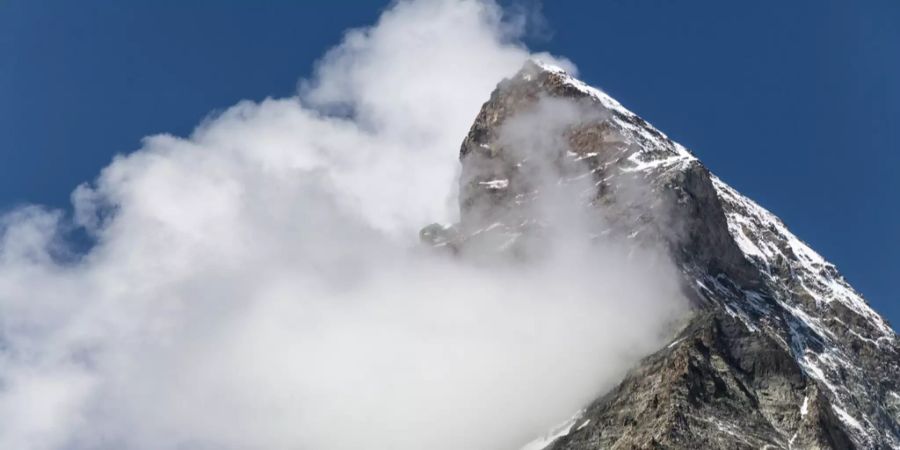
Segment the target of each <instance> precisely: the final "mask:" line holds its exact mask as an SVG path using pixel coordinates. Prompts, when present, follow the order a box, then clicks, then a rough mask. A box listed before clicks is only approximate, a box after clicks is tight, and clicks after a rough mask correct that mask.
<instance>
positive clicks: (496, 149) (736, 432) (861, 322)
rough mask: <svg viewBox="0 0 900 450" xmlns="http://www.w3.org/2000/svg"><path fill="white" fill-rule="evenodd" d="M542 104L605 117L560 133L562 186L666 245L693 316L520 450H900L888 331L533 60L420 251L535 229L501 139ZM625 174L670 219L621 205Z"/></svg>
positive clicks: (508, 87) (485, 129)
mask: <svg viewBox="0 0 900 450" xmlns="http://www.w3.org/2000/svg"><path fill="white" fill-rule="evenodd" d="M542 97H554V98H567V99H573V100H575V101H578V102H579V103H580V104H586V105H588V107H589V108H593V109H594V110H596V111H598V112H600V113H602V114H598V115H597V117H598V118H597V119H593V120H591V121H588V122H587V123H578V124H573V127H572V129H571V130H569V132H568V135H567V139H568V142H569V146H570V150H569V151H568V152H567V153H566V154H564V155H560V156H559V157H560V158H562V159H568V160H571V161H577V162H579V165H577V166H568V167H580V168H581V169H569V171H570V172H569V173H565V171H564V172H563V173H562V174H561V176H562V177H563V180H564V181H565V180H566V179H569V178H571V179H574V178H577V177H583V176H590V177H592V179H593V180H594V184H593V186H594V187H593V188H592V191H591V192H589V193H588V194H589V195H588V196H587V198H588V199H589V202H590V204H591V205H593V206H596V207H597V208H600V209H602V210H603V211H605V212H606V213H607V215H608V216H609V217H611V218H612V219H613V220H612V221H611V222H610V229H607V230H602V231H603V232H604V233H607V232H608V233H618V234H621V235H623V236H627V237H628V238H630V239H635V240H640V241H643V242H655V243H659V244H662V245H664V246H665V247H666V248H667V249H668V251H669V252H670V254H671V255H672V259H673V260H675V261H676V262H677V264H678V265H679V267H680V268H681V270H682V272H683V280H682V284H683V288H684V290H685V293H686V295H688V297H689V298H690V299H691V300H692V302H693V304H694V306H695V310H696V312H695V314H694V315H693V317H692V319H691V320H690V322H689V323H688V325H687V326H686V327H685V328H684V329H683V330H681V332H680V333H679V334H678V336H676V337H675V339H674V340H673V341H672V343H671V344H669V345H668V346H667V347H665V348H663V349H661V350H659V351H658V352H657V353H655V354H653V355H651V356H649V357H648V358H646V359H645V360H644V361H642V362H641V363H640V364H639V365H638V366H637V367H636V368H634V369H633V370H632V371H631V372H630V373H629V374H628V375H627V376H626V378H625V379H624V380H623V381H622V383H621V384H620V385H619V386H617V387H616V388H615V389H614V390H613V391H612V392H609V393H607V394H605V395H604V396H602V397H601V398H599V399H597V400H596V401H594V402H593V403H592V404H590V405H589V406H587V407H586V408H585V409H584V410H583V411H581V412H579V413H578V414H576V415H575V416H574V417H573V418H572V419H571V420H570V421H569V422H568V423H567V424H564V425H563V426H561V427H557V429H556V431H555V432H554V433H551V435H550V436H549V437H545V440H544V441H541V440H539V441H536V442H535V443H532V444H530V445H531V447H529V448H545V447H546V448H552V449H557V450H563V449H597V448H761V447H762V448H900V394H898V386H897V381H896V380H895V379H894V378H895V376H896V374H898V373H900V351H898V342H897V338H896V334H895V333H894V331H893V330H892V329H891V328H890V326H888V324H887V323H886V322H885V321H884V320H883V319H882V318H881V317H880V316H879V315H878V314H877V313H876V312H874V311H873V310H872V309H871V308H870V307H869V306H868V305H867V304H866V303H865V301H864V300H863V299H862V297H861V296H860V295H859V294H858V293H857V292H856V291H854V290H853V289H852V287H851V286H850V285H849V284H848V283H847V282H846V281H845V280H844V279H843V278H842V277H841V276H840V274H839V273H838V271H837V270H836V268H835V267H834V266H833V265H832V264H830V263H828V262H827V261H825V260H824V259H823V258H822V257H821V256H819V255H818V254H817V253H815V252H814V251H813V250H812V249H810V248H809V247H808V246H807V245H806V244H804V243H803V242H802V241H800V240H799V239H797V238H796V237H795V236H794V235H793V234H791V233H790V232H789V231H788V230H787V228H786V227H785V226H784V224H783V223H782V222H781V221H780V220H779V219H778V218H777V217H775V216H774V215H772V214H771V213H769V212H768V211H766V210H765V209H763V208H762V207H760V206H759V205H757V204H756V203H754V202H753V201H752V200H750V199H748V198H746V197H744V196H742V195H741V194H739V193H738V192H737V191H735V190H734V189H732V188H731V187H729V186H728V185H727V184H725V183H724V182H723V181H721V180H720V179H718V178H717V177H715V176H713V175H712V174H710V173H709V171H708V170H707V169H706V168H705V167H704V166H703V164H702V163H701V162H700V161H698V160H697V159H696V158H695V157H694V156H693V155H692V154H691V153H690V152H688V151H687V150H686V149H685V148H684V147H682V146H681V145H679V144H677V143H675V142H673V141H671V140H670V139H669V138H668V137H667V136H666V135H665V134H663V133H662V132H660V131H658V130H656V129H655V128H653V127H652V126H651V125H650V124H649V123H647V122H646V121H644V120H643V119H641V118H640V117H638V116H637V115H636V114H634V113H632V112H631V111H628V110H627V109H626V108H624V107H623V106H622V105H621V104H619V102H617V101H616V100H614V99H612V98H611V97H609V96H608V95H606V94H605V93H603V92H601V91H599V90H597V89H594V88H592V87H589V86H587V85H586V84H584V83H583V82H581V81H579V80H577V79H575V78H574V77H571V76H569V75H568V74H567V73H565V72H564V71H563V70H562V69H559V68H557V67H553V66H549V65H546V64H542V63H540V62H536V61H534V62H529V63H527V64H526V65H525V67H523V69H522V70H521V71H520V72H519V73H517V74H516V75H515V76H514V77H512V78H510V79H507V80H504V81H503V82H501V83H500V85H498V87H497V89H496V90H495V91H494V92H493V93H492V95H491V98H490V100H489V101H488V102H486V103H485V105H484V106H483V107H482V109H481V111H480V113H479V115H478V117H477V118H476V120H475V123H474V124H473V126H472V128H471V130H470V132H469V134H468V135H467V136H466V138H465V140H464V142H463V144H462V148H461V152H460V158H461V161H462V166H463V172H462V177H461V182H460V208H461V221H460V224H458V225H456V226H454V227H453V228H449V229H444V228H441V227H429V228H426V229H425V230H423V238H424V239H425V240H426V241H428V242H431V243H432V244H434V245H440V246H450V247H452V248H454V249H456V250H457V251H465V249H466V248H467V247H468V246H469V244H470V243H472V242H475V241H482V242H483V240H484V239H485V237H486V236H494V239H495V241H496V242H499V244H498V248H500V249H503V250H515V248H516V242H517V241H518V240H520V239H521V237H522V236H524V235H527V234H528V232H529V230H530V229H531V228H532V227H533V226H534V225H535V224H532V223H529V221H528V220H523V216H522V215H521V214H509V211H516V210H518V209H521V208H523V205H527V204H528V203H529V201H531V200H533V198H534V197H535V196H537V195H540V194H539V193H537V192H533V191H530V190H529V189H530V187H529V185H528V183H527V180H523V179H522V178H523V177H525V176H527V175H526V173H525V172H524V171H523V170H522V169H521V168H522V166H523V164H527V162H526V161H517V160H515V157H514V155H515V152H512V151H511V149H508V148H503V147H502V145H500V144H499V143H498V142H497V131H498V129H499V127H500V126H501V125H502V124H503V123H504V121H505V120H507V119H509V118H510V117H512V116H514V115H515V114H518V113H520V112H522V111H525V110H527V109H528V108H530V107H532V106H533V105H534V104H535V102H537V101H538V100H539V99H540V98H542ZM485 168H490V169H489V170H486V169H485ZM635 178H637V179H640V180H642V182H646V183H647V184H648V185H649V186H651V187H652V189H650V193H649V195H651V196H652V197H653V199H652V200H653V202H654V205H660V204H663V205H667V209H665V211H666V214H664V215H661V214H658V213H654V211H651V210H649V209H647V208H646V207H642V206H641V205H639V204H634V202H630V201H629V200H627V199H625V198H624V197H622V196H620V195H618V191H619V188H620V187H621V186H622V185H623V184H624V183H626V182H628V180H631V179H635ZM501 212H502V213H501ZM674 223H678V224H679V227H678V228H679V229H678V230H676V231H677V232H674V233H673V230H672V228H673V224H674ZM497 236H499V238H497Z"/></svg>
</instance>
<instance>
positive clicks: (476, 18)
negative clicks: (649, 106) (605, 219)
mask: <svg viewBox="0 0 900 450" xmlns="http://www.w3.org/2000/svg"><path fill="white" fill-rule="evenodd" d="M516 24H521V22H520V21H516V20H512V21H510V20H506V19H505V18H504V14H503V11H502V10H501V9H500V8H499V7H498V6H496V5H495V4H493V3H490V2H487V1H477V0H448V1H432V0H415V1H399V2H396V3H394V4H393V5H392V6H391V7H390V8H389V9H387V10H386V11H385V12H384V13H383V14H382V16H381V17H380V19H379V20H378V22H377V23H376V24H375V25H373V26H371V27H369V28H365V29H358V30H351V31H349V32H348V33H347V34H346V36H345V38H344V40H343V41H342V42H341V43H340V44H339V45H338V46H337V47H335V48H333V49H332V50H330V51H329V52H328V53H327V54H326V55H325V56H324V57H323V58H322V60H321V61H320V63H319V64H318V66H317V69H316V72H315V74H314V75H313V76H312V77H310V78H309V79H308V80H306V81H304V82H302V83H301V86H300V93H299V94H298V95H297V96H295V97H291V98H284V99H267V100H264V101H262V102H258V103H257V102H247V101H245V102H241V103H238V104H237V105H235V106H234V107H232V108H230V109H228V110H226V111H225V112H223V113H221V114H218V115H215V116H212V117H209V118H208V119H207V120H205V121H204V122H203V123H201V124H200V125H199V126H198V127H197V128H196V130H195V131H194V132H193V134H192V135H191V136H190V137H188V138H178V137H174V136H169V135H159V136H151V137H148V138H146V139H145V140H144V141H143V144H142V146H141V148H140V149H138V150H136V151H134V152H133V153H130V154H128V155H124V156H119V157H117V158H115V159H114V160H113V161H112V163H111V164H110V165H109V166H107V167H106V168H104V169H103V171H102V172H101V173H100V175H99V177H98V178H97V179H96V180H95V181H94V182H93V183H91V184H86V185H82V186H80V187H78V188H77V189H76V190H75V191H74V192H73V195H72V201H73V206H74V214H73V217H72V218H71V219H69V218H68V217H67V215H66V214H65V213H63V212H59V211H51V210H47V209H45V208H41V207H38V206H30V207H25V208H21V209H19V210H16V211H13V212H12V213H9V214H6V215H4V216H3V217H2V218H0V448H22V449H36V450H42V449H48V450H49V449H63V448H65V449H105V448H117V449H122V448H125V449H154V450H156V449H183V448H190V449H213V448H215V449H288V448H290V449H297V448H301V449H315V450H349V449H360V448H375V449H395V450H420V449H423V448H431V449H438V450H442V449H443V450H460V449H466V450H477V449H498V448H507V449H515V448H517V446H520V445H521V444H523V443H525V442H527V441H528V440H530V438H531V437H533V436H534V435H535V434H536V433H540V432H541V431H542V430H544V429H545V428H546V427H547V426H549V425H552V424H553V423H555V422H558V421H559V420H560V419H563V418H565V417H567V416H568V415H571V413H572V412H574V410H577V409H578V408H580V407H581V406H583V404H584V402H585V401H587V400H589V399H590V398H591V396H592V395H594V394H596V393H597V392H599V391H601V390H603V389H605V388H608V387H609V386H610V385H611V384H612V383H614V382H615V381H616V380H617V378H618V377H620V376H621V374H622V372H623V371H624V370H625V369H626V368H627V367H628V366H629V365H630V364H631V363H633V362H634V361H635V359H636V358H637V357H639V356H640V355H642V354H644V353H646V352H648V351H650V350H652V349H653V348H654V347H655V346H657V345H659V343H660V341H659V339H660V331H661V330H662V329H663V328H664V326H665V324H666V323H668V320H669V319H670V318H671V317H672V315H674V314H676V313H677V312H678V310H679V309H678V308H679V305H680V303H679V302H678V301H677V298H673V296H675V297H677V292H678V289H677V282H676V281H675V280H676V279H677V278H676V277H675V275H674V273H673V272H672V271H671V270H669V269H667V268H666V267H657V268H656V269H653V272H652V273H653V276H652V277H649V278H652V280H651V281H652V282H648V276H647V270H648V269H647V264H648V262H647V261H649V260H650V259H652V258H650V257H649V256H648V258H647V259H642V257H641V256H634V255H633V254H632V256H630V257H628V258H625V257H624V256H623V255H624V254H625V252H624V251H619V250H614V246H612V245H611V246H610V247H609V249H608V251H605V252H580V253H578V254H577V255H574V256H573V255H571V254H569V253H565V252H563V253H560V254H558V255H556V256H553V257H548V258H547V259H546V260H544V261H541V262H538V263H535V264H530V265H516V266H504V265H492V266H484V265H469V264H465V263H464V262H462V261H459V260H455V259H452V258H447V257H443V256H441V255H436V254H434V253H433V252H429V251H426V250H425V249H422V248H420V246H419V245H418V244H417V242H416V240H417V236H418V234H417V232H418V229H419V228H420V227H421V226H423V225H425V224H427V223H430V222H433V221H435V220H441V221H445V222H449V221H454V220H456V216H457V205H456V193H455V189H454V186H456V179H457V178H458V171H459V169H458V160H457V149H458V148H459V142H460V140H461V139H462V137H463V136H464V135H465V133H466V131H467V129H468V127H469V125H470V123H471V120H472V119H473V118H474V116H475V114H476V113H477V111H478V108H479V107H480V105H481V104H482V102H484V101H485V100H486V99H487V97H488V95H489V94H490V92H491V90H492V89H493V88H494V86H495V84H496V83H497V81H499V80H500V79H502V78H503V77H505V76H509V75H510V74H512V73H514V72H515V71H516V70H517V69H518V68H519V67H520V66H521V65H522V63H523V62H524V61H525V60H526V59H528V58H529V57H533V56H535V55H533V54H531V53H530V52H529V51H528V50H527V49H526V48H525V47H524V46H523V45H522V44H521V43H520V41H519V37H520V36H521V33H522V32H523V30H522V28H521V25H516ZM539 56H540V57H541V58H543V59H545V60H555V61H556V62H557V63H559V64H562V65H566V66H569V67H571V64H569V63H568V62H566V61H565V60H560V59H557V58H553V57H552V56H550V55H539ZM72 226H78V227H83V228H84V229H85V230H86V231H87V232H88V233H89V234H91V235H92V237H93V238H94V239H95V241H96V245H94V246H93V247H92V248H91V249H90V250H89V251H87V252H86V253H85V254H82V255H76V257H73V256H72V255H70V254H69V253H70V252H69V251H68V250H67V247H66V244H65V242H64V241H63V239H62V238H61V236H62V234H63V233H64V231H65V230H66V229H67V228H69V227H72ZM626 260H627V261H626ZM623 261H625V262H623Z"/></svg>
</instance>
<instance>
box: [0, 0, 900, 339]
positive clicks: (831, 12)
mask: <svg viewBox="0 0 900 450" xmlns="http://www.w3.org/2000/svg"><path fill="white" fill-rule="evenodd" d="M337 3H338V2H326V1H319V2H316V1H303V2H301V1H287V0H263V1H252V2H251V1H245V2H238V1H224V0H182V1H169V0H161V1H150V0H146V1H132V2H128V1H120V0H82V1H77V2H75V1H67V0H66V1H63V0H59V1H51V0H45V1H36V0H0V162H2V163H0V210H2V209H9V208H11V207H13V206H15V205H17V204H21V203H24V202H34V203H42V204H47V205H51V206H58V207H66V206H67V205H68V196H69V193H70V191H71V190H72V188H74V186H76V185H77V184H78V183H80V182H82V181H87V180H91V179H93V178H94V176H95V175H96V174H97V172H98V171H99V169H100V168H102V167H103V166H105V165H106V164H107V163H108V162H109V160H110V158H111V157H112V155H114V154H115V153H121V152H128V151H131V150H134V149H136V148H138V145H139V139H140V138H141V137H142V136H145V135H148V134H152V133H158V132H171V133H175V134H182V135H183V134H187V133H188V132H190V130H191V129H192V128H193V126H194V125H195V124H197V122H198V121H199V120H200V119H202V118H203V117H204V116H205V115H207V114H208V113H209V112H210V111H211V110H214V109H219V108H224V107H227V106H230V105H232V104H234V103H235V102H236V101H237V100H239V99H244V98H249V99H262V98H263V97H265V96H269V95H272V96H285V95H289V94H291V93H292V92H293V90H294V88H295V85H296V81H297V79H298V77H300V76H303V75H305V74H308V73H309V70H310V67H311V65H312V63H313V61H314V60H315V58H316V57H318V56H320V55H321V54H322V52H323V51H324V50H325V49H326V48H328V47H329V46H331V45H333V44H335V43H337V42H338V40H339V38H340V36H341V33H342V31H343V30H344V29H346V28H348V27H353V26H361V25H366V24H369V23H371V22H373V21H374V19H375V18H376V17H377V14H378V12H379V10H380V9H381V8H382V7H383V6H384V2H381V1H366V2H363V1H359V2H350V1H346V2H340V4H339V5H338V4H337ZM543 13H544V16H545V17H546V29H545V30H544V31H543V32H541V33H535V34H534V35H533V36H531V37H530V38H529V45H530V46H531V47H532V48H533V49H537V50H541V49H543V50H548V51H551V52H553V53H556V54H561V55H565V56H567V57H569V58H570V59H572V60H573V61H574V62H575V63H576V64H577V65H578V66H579V68H580V69H581V75H582V78H584V79H585V80H586V81H588V82H590V83H591V84H594V85H597V86H600V87H601V88H603V89H605V90H606V91H607V92H609V93H610V94H612V95H613V96H614V97H616V98H618V99H619V100H620V101H621V102H622V103H623V104H625V105H626V106H627V107H629V108H630V109H632V110H634V111H635V112H637V113H638V114H640V115H641V116H643V117H644V118H646V119H647V120H649V121H650V122H652V123H653V124H654V125H656V126H657V127H658V128H660V129H661V130H663V131H664V132H666V133H667V134H669V135H670V136H671V137H673V138H674V139H676V140H678V141H680V142H681V143H683V144H684V145H685V146H687V147H688V148H690V149H691V150H692V151H694V153H695V154H697V155H698V156H699V157H700V158H701V159H702V160H703V161H704V162H705V163H706V164H707V165H708V166H709V167H710V168H711V169H712V170H713V171H714V172H715V173H717V174H718V175H719V176H721V177H722V178H723V179H725V180H726V181H727V182H729V183H730V184H732V185H733V186H735V187H736V188H738V189H739V190H740V191H742V192H743V193H744V194H746V195H749V196H750V197H753V198H754V199H756V200H757V201H758V202H760V203H761V204H762V205H763V206H765V207H767V208H769V209H770V210H772V211H773V212H775V213H776V214H777V215H779V216H781V217H782V218H783V219H784V221H785V222H786V223H787V224H788V226H789V227H790V228H791V229H792V230H793V231H794V232H795V233H797V234H798V235H799V236H800V237H801V238H802V239H804V240H806V241H807V242H809V243H810V244H811V245H812V246H813V247H814V248H815V249H816V250H818V251H819V252H820V253H822V254H823V255H824V256H825V257H826V258H828V259H829V260H831V261H832V262H834V263H836V264H837V265H838V267H839V268H840V269H841V271H842V272H843V273H844V275H845V276H846V277H847V278H848V279H849V280H850V282H851V283H852V284H853V285H854V286H855V287H856V288H857V289H859V290H860V291H862V293H863V294H864V295H865V296H866V297H867V298H868V300H869V301H870V303H872V304H873V305H874V306H875V308H876V309H878V310H879V311H880V312H882V313H883V314H884V315H885V316H886V317H887V318H888V319H889V320H890V321H891V322H892V324H894V326H895V328H896V326H897V324H898V323H900V295H898V293H897V289H896V286H895V285H896V281H897V279H898V278H900V237H898V231H900V211H898V201H897V199H896V197H897V195H898V194H900V174H898V170H900V2H896V1H892V0H882V1H878V0H873V1H866V2H850V1H841V2H829V1H809V2H803V1H798V2H781V1H761V2H740V4H739V2H718V1H692V2H674V1H662V0H658V1H649V0H634V1H625V0H616V1H597V2H587V1H579V2H576V1H571V0H553V1H548V2H546V4H545V5H544V7H543ZM461 138H462V136H460V139H461Z"/></svg>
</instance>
